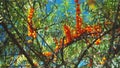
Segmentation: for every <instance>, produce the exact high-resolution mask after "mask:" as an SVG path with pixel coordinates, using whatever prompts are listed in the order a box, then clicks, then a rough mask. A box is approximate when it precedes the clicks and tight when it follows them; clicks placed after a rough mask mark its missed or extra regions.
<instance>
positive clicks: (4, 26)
mask: <svg viewBox="0 0 120 68" xmlns="http://www.w3.org/2000/svg"><path fill="white" fill-rule="evenodd" d="M1 24H2V26H3V28H4V30H5V31H6V32H7V33H8V35H9V37H10V38H11V39H12V41H13V43H15V44H16V45H17V47H18V48H19V49H20V51H21V53H23V54H24V55H25V57H26V58H27V60H28V61H29V63H30V64H31V66H32V67H35V66H34V63H33V61H32V59H31V58H30V57H29V55H28V54H27V53H26V52H25V50H24V49H23V48H22V47H21V45H20V43H19V42H18V41H17V39H16V38H15V37H14V35H13V34H12V33H11V32H10V31H9V30H8V28H7V25H6V24H5V23H4V22H2V23H1Z"/></svg>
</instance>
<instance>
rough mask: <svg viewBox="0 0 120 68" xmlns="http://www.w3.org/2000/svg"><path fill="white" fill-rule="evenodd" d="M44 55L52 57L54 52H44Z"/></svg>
mask: <svg viewBox="0 0 120 68" xmlns="http://www.w3.org/2000/svg"><path fill="white" fill-rule="evenodd" d="M43 55H44V56H46V57H50V56H52V53H51V52H43Z"/></svg>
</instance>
